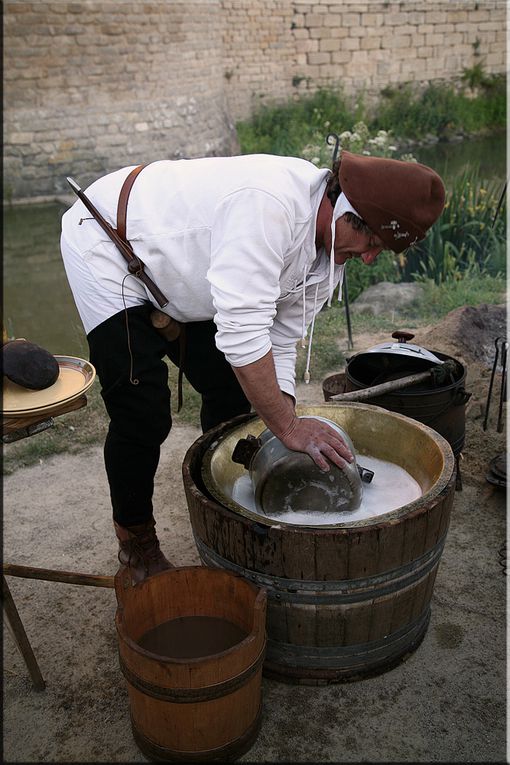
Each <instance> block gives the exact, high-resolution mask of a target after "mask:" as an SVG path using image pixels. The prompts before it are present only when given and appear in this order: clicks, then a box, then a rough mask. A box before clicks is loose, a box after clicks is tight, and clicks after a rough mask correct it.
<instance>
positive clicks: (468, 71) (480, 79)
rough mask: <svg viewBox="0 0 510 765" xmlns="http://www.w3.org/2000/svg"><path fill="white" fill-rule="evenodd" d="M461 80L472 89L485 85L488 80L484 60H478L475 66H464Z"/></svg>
mask: <svg viewBox="0 0 510 765" xmlns="http://www.w3.org/2000/svg"><path fill="white" fill-rule="evenodd" d="M461 80H462V82H464V83H465V84H466V85H467V86H468V87H469V88H471V90H475V88H481V87H483V86H484V85H485V83H486V82H487V81H488V78H487V75H486V73H485V70H484V61H478V62H477V63H476V64H474V65H473V66H471V67H466V68H464V69H463V70H462V76H461Z"/></svg>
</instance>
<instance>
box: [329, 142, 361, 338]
mask: <svg viewBox="0 0 510 765" xmlns="http://www.w3.org/2000/svg"><path fill="white" fill-rule="evenodd" d="M326 143H327V144H328V146H334V148H333V155H332V157H331V165H332V166H333V165H334V164H335V162H336V161H337V159H338V152H339V151H340V136H339V135H338V134H337V133H328V135H327V136H326ZM341 290H342V294H343V299H344V305H345V320H346V322H347V348H354V341H353V339H352V326H351V313H350V310H349V287H348V282H347V269H346V268H345V269H344V278H343V282H342V287H341Z"/></svg>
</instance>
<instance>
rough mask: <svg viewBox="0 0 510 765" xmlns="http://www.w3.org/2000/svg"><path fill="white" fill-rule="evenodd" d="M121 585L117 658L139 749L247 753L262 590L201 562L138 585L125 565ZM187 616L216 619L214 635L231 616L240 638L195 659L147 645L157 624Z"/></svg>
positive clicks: (212, 755)
mask: <svg viewBox="0 0 510 765" xmlns="http://www.w3.org/2000/svg"><path fill="white" fill-rule="evenodd" d="M115 590H116V594H117V602H118V608H117V613H116V617H115V622H116V626H117V634H118V640H119V662H120V667H121V670H122V672H123V674H124V676H125V678H126V681H127V688H128V694H129V704H130V715H131V727H132V731H133V737H134V740H135V741H136V743H137V745H138V747H139V749H140V750H141V751H142V752H143V754H145V755H146V757H148V759H149V760H152V761H170V762H209V761H219V762H226V761H231V760H235V759H237V758H238V757H240V756H241V755H242V754H244V753H245V752H246V751H248V749H249V748H250V747H251V746H252V744H253V742H254V741H255V739H256V737H257V735H258V732H259V730H260V722H261V708H262V689H261V683H262V663H263V659H264V651H265V644H266V631H265V624H266V600H267V598H266V593H265V591H264V590H263V589H261V588H259V587H255V586H254V585H253V584H252V583H251V582H248V581H247V580H246V579H244V578H243V577H240V576H236V575H235V574H232V573H231V572H228V571H221V570H219V569H210V568H206V567H203V566H189V567H183V568H175V569H170V570H168V571H163V572H161V573H159V574H156V575H155V576H152V577H149V578H148V579H145V580H143V581H142V582H140V583H138V584H136V585H134V586H133V585H132V584H131V577H130V575H129V571H128V570H127V569H126V568H125V567H122V568H121V569H120V570H119V572H118V573H117V575H116V577H115ZM189 617H199V618H200V619H204V617H205V618H206V619H207V618H213V619H214V620H215V621H214V623H215V625H216V627H215V630H216V634H217V630H218V626H217V625H218V624H219V625H220V628H221V625H222V623H223V624H225V625H227V624H229V625H231V626H233V627H234V628H235V629H236V631H237V630H238V631H239V634H240V636H241V637H242V638H243V639H241V637H240V638H239V642H235V644H233V645H232V646H231V647H229V648H226V650H222V651H221V652H216V653H210V652H208V653H207V655H203V656H193V658H183V657H182V652H181V656H179V657H175V656H172V655H171V652H170V651H169V653H170V655H169V656H167V655H166V654H165V655H160V654H159V653H154V652H152V651H150V650H146V648H144V647H143V641H142V640H141V638H143V636H144V635H146V634H150V631H151V630H154V629H155V628H156V629H157V628H159V627H160V626H161V625H164V624H165V623H168V621H169V620H170V621H172V620H182V619H187V618H189ZM201 624H203V622H201ZM202 630H203V627H202ZM244 635H245V636H246V637H244ZM188 640H189V634H188ZM220 642H221V640H220ZM231 642H232V641H231Z"/></svg>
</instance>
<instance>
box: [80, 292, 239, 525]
mask: <svg viewBox="0 0 510 765" xmlns="http://www.w3.org/2000/svg"><path fill="white" fill-rule="evenodd" d="M152 310H153V308H152V306H151V305H150V304H144V305H141V306H137V307H135V308H128V309H127V311H120V312H119V313H117V314H115V315H114V316H111V317H110V318H109V319H108V320H107V321H105V322H103V323H102V324H100V325H99V326H97V327H95V328H94V329H93V330H92V331H91V332H90V333H89V334H88V336H87V339H88V342H89V348H90V361H91V362H92V364H93V365H94V367H95V368H96V371H97V375H98V378H99V381H100V383H101V395H102V397H103V400H104V403H105V406H106V410H107V412H108V415H109V417H110V425H109V429H108V434H107V436H106V441H105V445H104V458H105V467H106V473H107V476H108V482H109V485H110V496H111V502H112V507H113V517H114V520H115V521H117V523H119V524H120V525H121V526H130V525H134V524H138V523H145V521H147V520H148V519H149V518H150V517H151V515H152V494H153V490H154V475H155V473H156V469H157V466H158V462H159V455H160V446H161V444H162V443H163V441H164V440H165V438H166V437H167V436H168V434H169V432H170V428H171V426H172V416H171V409H170V390H169V387H168V367H167V365H166V362H165V361H164V360H163V357H164V356H165V355H166V356H168V357H169V358H170V359H171V361H172V362H173V363H174V364H176V365H178V363H179V342H178V341H174V342H172V343H169V342H167V341H166V340H165V339H164V338H163V337H162V336H161V335H160V334H159V332H157V330H155V329H154V327H153V326H152V324H151V322H150V313H151V311H152ZM126 314H127V321H128V326H129V345H130V347H131V355H132V359H133V361H132V369H131V357H130V353H129V346H128V333H127V328H126ZM215 333H216V326H215V324H214V322H213V321H200V322H192V323H189V324H186V344H185V355H184V361H183V372H184V375H185V377H186V378H187V379H188V381H189V383H190V384H191V385H192V386H193V388H195V390H196V391H198V393H200V394H201V396H202V407H201V412H200V422H201V426H202V430H203V431H204V432H205V431H206V430H209V429H210V428H212V427H214V426H215V425H218V424H219V423H220V422H224V421H225V420H229V419H231V418H232V417H235V416H236V415H238V414H244V413H247V412H249V411H250V403H249V401H248V400H247V398H246V396H245V395H244V393H243V391H242V389H241V386H240V385H239V383H238V382H237V378H236V376H235V375H234V373H233V371H232V368H231V366H230V364H229V363H228V362H227V361H226V359H225V357H224V355H223V354H222V353H220V352H219V351H218V349H217V348H216V345H215V342H214V335H215ZM184 406H186V402H184Z"/></svg>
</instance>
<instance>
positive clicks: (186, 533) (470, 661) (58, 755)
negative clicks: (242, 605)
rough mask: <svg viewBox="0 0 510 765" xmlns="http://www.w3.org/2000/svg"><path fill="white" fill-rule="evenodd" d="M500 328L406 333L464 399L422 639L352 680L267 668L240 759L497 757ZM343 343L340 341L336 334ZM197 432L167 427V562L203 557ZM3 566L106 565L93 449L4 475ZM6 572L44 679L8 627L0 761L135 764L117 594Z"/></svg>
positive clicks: (361, 345) (160, 522) (313, 395)
mask: <svg viewBox="0 0 510 765" xmlns="http://www.w3.org/2000/svg"><path fill="white" fill-rule="evenodd" d="M504 325H505V307H504V306H499V307H497V306H486V307H483V306H482V307H479V308H478V309H468V308H465V309H461V310H460V311H459V312H453V313H452V314H450V315H449V316H448V317H446V319H445V320H444V321H443V322H441V323H438V324H437V325H434V326H429V327H424V328H423V329H421V330H412V331H413V332H414V333H415V339H414V340H413V342H414V343H417V344H420V345H423V346H424V347H427V348H429V349H431V350H436V351H440V352H442V353H445V354H448V355H451V356H454V357H455V358H457V359H458V360H459V361H461V362H462V363H463V364H464V365H465V368H466V370H467V379H466V384H465V387H466V390H467V391H468V392H470V393H471V394H472V395H471V398H470V399H469V402H468V404H467V406H466V445H465V448H464V450H463V454H462V459H461V463H460V464H461V474H462V481H463V488H462V491H457V492H455V499H454V507H453V512H452V521H451V526H450V530H449V532H448V538H447V543H446V548H445V552H444V554H443V558H442V561H441V565H440V567H439V573H438V578H437V580H436V586H435V591H434V596H433V601H432V619H431V624H430V627H429V629H428V631H427V635H426V637H425V639H424V641H423V643H422V644H421V646H420V647H419V648H418V649H417V651H416V652H415V653H414V654H412V656H411V657H410V658H409V659H408V660H407V661H405V662H403V663H402V664H401V665H399V666H398V667H396V668H395V669H393V670H391V671H390V672H387V673H384V674H382V675H379V676H378V677H376V678H372V679H367V680H363V681H361V682H356V683H348V684H338V685H332V686H326V687H319V688H317V687H307V686H292V685H287V684H285V683H279V682H277V681H274V680H270V679H268V678H264V681H263V719H262V728H261V732H260V734H259V736H258V739H257V741H256V742H255V744H254V746H253V747H252V749H251V750H250V752H248V753H247V754H246V755H244V757H243V758H241V759H242V761H245V762H254V763H255V762H257V763H259V762H436V761H438V762H441V761H442V762H492V763H494V762H503V761H507V749H506V650H505V636H506V626H505V591H506V578H505V576H504V568H503V564H505V561H506V553H505V552H504V544H505V539H506V528H505V520H506V519H505V514H506V513H505V511H506V493H505V492H504V490H503V489H501V488H499V487H497V486H495V485H494V484H491V483H489V482H488V481H487V480H486V475H487V473H488V470H489V466H490V462H491V460H492V459H494V458H495V457H497V456H498V455H500V454H502V453H504V452H506V406H505V417H504V423H505V427H504V429H503V432H501V433H498V432H497V429H496V419H497V404H498V399H499V391H500V380H501V371H500V370H498V372H497V374H496V378H495V383H494V394H493V401H492V406H491V409H490V417H489V422H488V427H487V429H486V430H484V429H483V419H484V413H485V404H486V398H487V393H488V387H489V381H490V377H491V369H492V362H493V359H494V340H495V338H496V337H499V336H505V335H506V331H505V326H504ZM387 339H388V336H387V334H386V333H380V334H371V335H368V334H367V335H360V336H357V337H355V348H354V350H353V351H352V353H356V352H359V351H360V350H364V349H366V348H369V347H371V346H373V345H374V344H376V343H378V342H382V341H383V340H387ZM340 342H341V343H343V344H344V345H343V346H342V347H344V348H345V338H341V339H340ZM339 371H342V370H332V372H339ZM298 395H299V401H300V403H302V404H305V405H306V404H320V403H322V402H323V395H322V388H321V383H320V382H315V383H311V384H310V385H308V386H304V385H300V386H299V390H298ZM85 412H86V410H85ZM84 414H85V413H84ZM85 416H86V414H85ZM199 435H200V432H199V430H198V428H194V427H191V426H176V427H174V429H173V430H172V433H171V435H170V437H169V438H168V439H167V441H166V442H165V444H164V447H163V450H162V458H161V463H160V469H159V471H158V475H157V480H156V487H155V502H154V504H155V516H156V519H157V528H158V533H159V536H160V539H161V544H162V548H163V549H164V551H165V553H166V554H167V555H168V557H169V558H171V559H172V561H173V562H174V563H175V564H176V565H198V564H199V563H200V560H199V557H198V554H197V551H196V548H195V544H194V540H193V535H192V531H191V526H190V523H189V519H188V511H187V506H186V500H185V497H184V491H183V487H182V479H181V464H182V459H183V457H184V454H185V453H186V450H187V449H188V447H189V446H190V445H191V444H192V443H193V442H194V441H195V440H196V439H197V438H198V437H199ZM35 437H37V436H35ZM4 561H6V562H9V563H17V564H22V565H29V566H37V567H42V568H52V569H61V570H68V571H69V570H70V571H79V572H85V573H94V574H105V575H106V574H113V573H115V571H116V568H117V565H116V563H117V561H116V546H115V540H114V536H113V531H112V526H111V520H110V506H109V497H108V488H107V482H106V477H105V475H104V469H103V463H102V449H101V447H94V448H91V449H88V450H87V451H85V452H83V453H81V454H78V455H60V456H55V457H53V458H51V459H48V460H45V461H43V462H41V463H40V464H38V465H35V466H33V467H30V468H25V469H20V470H18V471H17V472H15V473H14V474H13V475H11V476H7V477H6V478H5V480H4ZM7 579H8V584H9V587H10V590H11V592H12V595H13V598H14V601H15V603H16V606H17V608H18V610H19V613H20V616H21V618H22V621H23V624H24V626H25V629H26V631H27V634H28V637H29V640H30V642H31V645H32V648H33V649H34V652H35V655H36V657H37V660H38V663H39V665H40V668H41V671H42V674H43V676H44V678H45V681H46V689H45V690H44V691H42V692H36V691H35V690H34V689H33V687H32V685H31V682H30V679H29V676H28V673H27V670H26V667H25V664H24V662H23V659H22V658H21V655H20V654H19V652H18V650H17V647H16V645H15V643H14V640H13V637H12V634H11V632H10V630H9V626H8V624H7V623H6V624H5V626H4V729H3V760H4V761H5V762H124V763H126V762H144V761H145V758H144V756H143V755H142V754H141V753H140V751H139V750H138V748H137V746H136V744H135V743H134V741H133V738H132V734H131V729H130V722H129V705H128V698H127V692H126V687H125V681H124V678H123V676H122V675H121V672H120V669H119V665H118V658H117V637H116V634H115V628H114V622H113V619H114V613H115V608H116V603H115V596H114V593H113V591H112V590H110V589H105V588H96V587H85V586H76V585H68V584H62V583H56V582H46V581H36V580H31V579H21V578H15V577H8V578H7Z"/></svg>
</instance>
